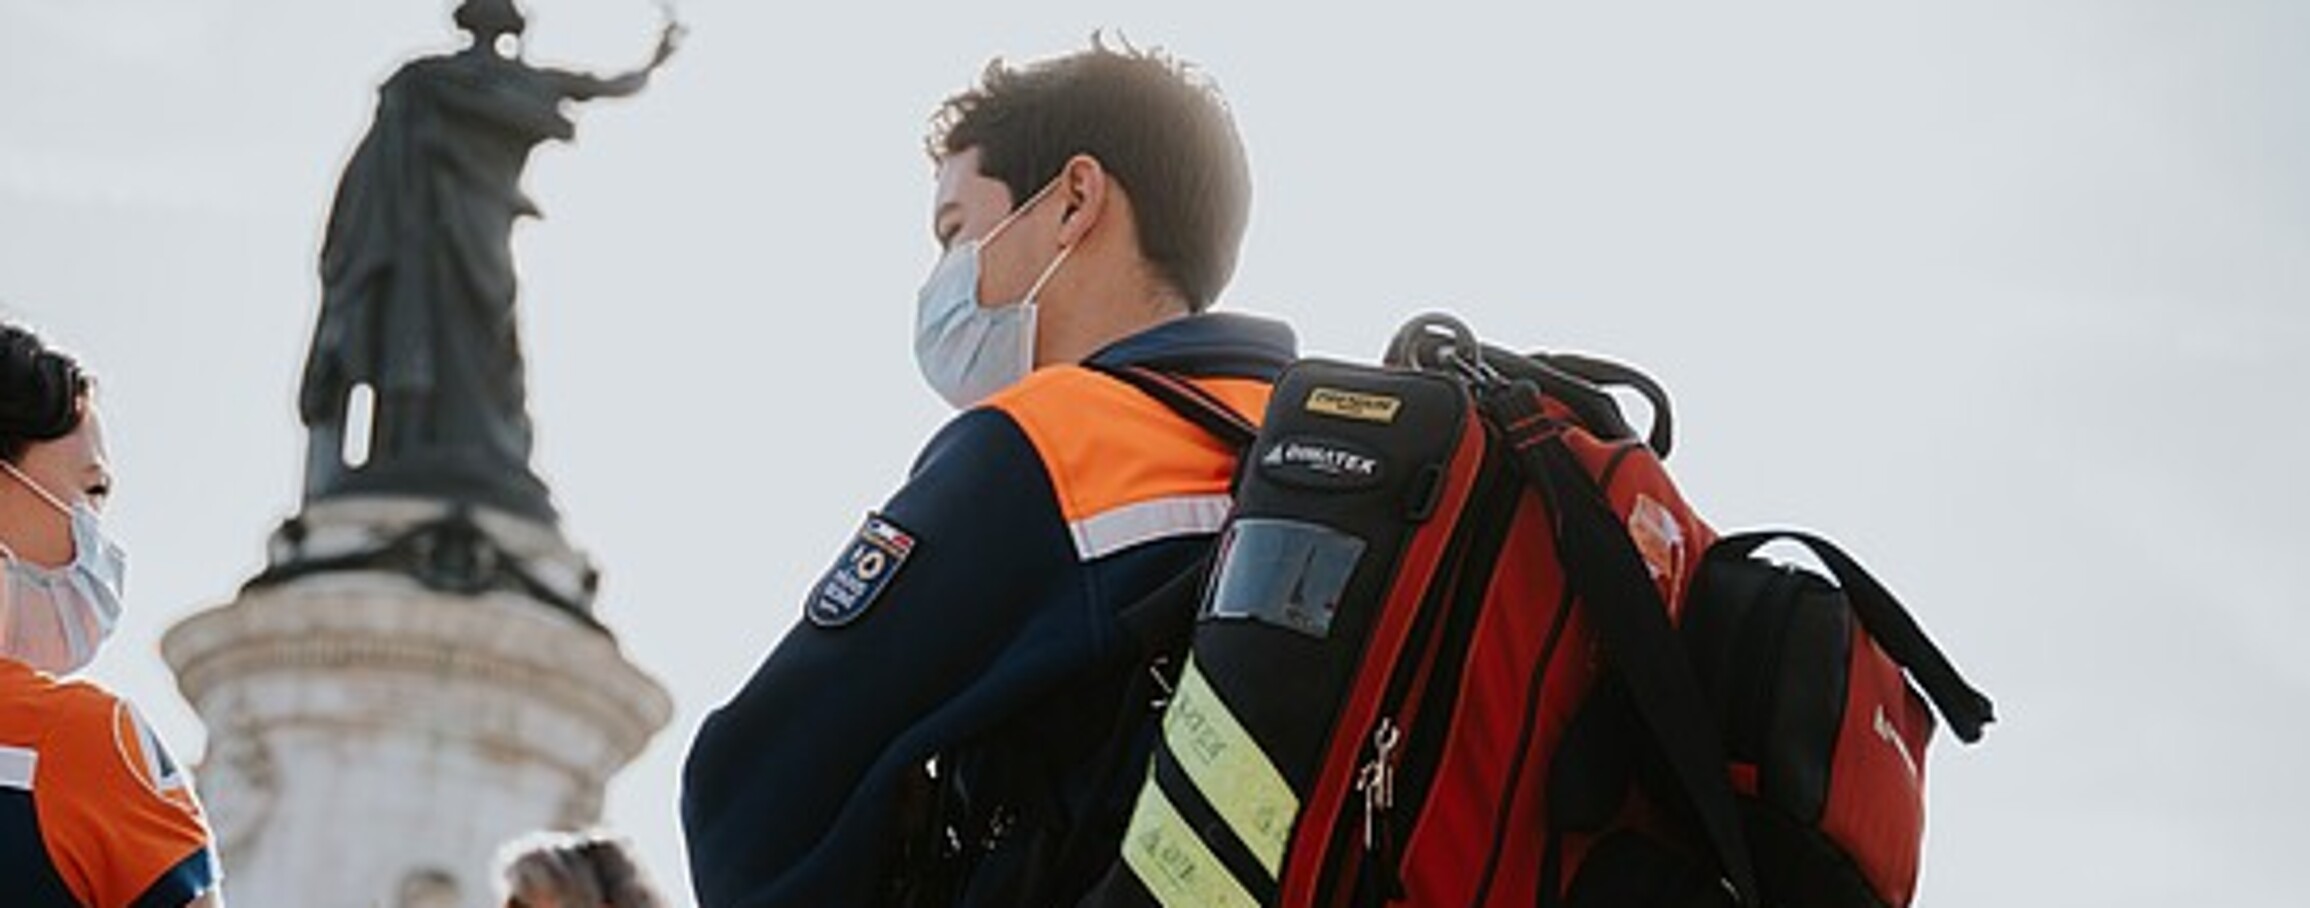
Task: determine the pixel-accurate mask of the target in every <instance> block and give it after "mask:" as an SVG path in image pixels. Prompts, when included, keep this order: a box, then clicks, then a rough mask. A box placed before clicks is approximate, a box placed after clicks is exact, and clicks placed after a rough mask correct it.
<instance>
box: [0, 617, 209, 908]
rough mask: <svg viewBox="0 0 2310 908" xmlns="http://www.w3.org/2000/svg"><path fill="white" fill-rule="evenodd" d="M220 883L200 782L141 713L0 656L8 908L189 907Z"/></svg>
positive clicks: (2, 892) (2, 874) (2, 873)
mask: <svg viewBox="0 0 2310 908" xmlns="http://www.w3.org/2000/svg"><path fill="white" fill-rule="evenodd" d="M218 877H219V873H218V870H217V861H216V857H215V853H214V852H213V851H212V850H211V848H210V844H209V830H208V823H207V821H206V820H205V819H204V818H203V816H202V814H201V806H200V801H199V800H198V799H196V798H195V797H194V796H193V789H192V781H191V779H190V777H189V775H188V774H187V773H186V772H185V770H184V768H183V765H182V764H179V763H177V762H176V761H175V760H174V759H173V758H171V757H170V756H169V754H168V752H167V750H165V749H164V748H162V747H161V744H160V739H159V738H158V737H156V736H154V735H153V733H152V729H151V727H150V726H148V725H146V724H145V722H144V720H143V719H141V718H139V717H138V716H137V714H136V710H135V709H134V708H133V707H131V706H129V705H128V703H127V701H124V700H122V699H120V698H119V697H116V696H114V695H112V694H111V693H110V692H108V691H106V690H104V689H103V688H100V687H97V686H96V685H94V684H90V683H88V682H85V681H60V680H58V679H56V678H55V677H54V676H51V675H48V674H46V673H44V672H40V671H38V670H35V669H33V668H31V667H30V666H27V665H25V664H23V663H21V662H17V661H16V660H13V659H7V658H0V904H4V905H7V906H8V908H123V906H129V908H162V906H165V908H182V906H184V905H185V904H186V903H188V902H191V901H192V900H193V899H195V898H198V897H200V896H201V895H204V894H206V893H207V892H208V891H209V890H210V889H212V888H214V887H215V886H216V885H217V881H218Z"/></svg>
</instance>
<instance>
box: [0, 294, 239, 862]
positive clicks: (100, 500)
mask: <svg viewBox="0 0 2310 908" xmlns="http://www.w3.org/2000/svg"><path fill="white" fill-rule="evenodd" d="M111 495H112V472H111V466H110V462H109V461H108V460H107V458H106V455H105V448H104V431H103V420H102V418H101V417H100V416H99V415H98V412H97V407H96V402H95V397H94V388H93V382H92V381H91V380H90V379H89V377H88V375H87V374H86V373H84V372H82V371H81V369H80V365H79V364H78V363H76V362H74V361H73V359H72V358H71V357H69V356H66V355H65V354H63V353H60V352H58V351H55V350H52V349H49V348H48V347H47V346H46V345H44V344H43V343H41V341H40V338H39V337H37V336H35V335H33V334H32V332H30V331H26V330H24V329H23V328H20V327H17V326H15V325H10V324H6V323H0V575H4V577H0V894H5V896H6V899H5V901H6V903H7V904H8V905H9V906H10V908H83V906H90V908H110V906H122V905H131V904H133V905H139V906H144V905H154V906H162V905H166V906H176V905H197V906H211V908H213V906H217V905H221V904H222V903H223V898H222V896H221V895H219V894H218V889H217V884H218V878H219V876H220V874H219V872H218V868H217V860H216V855H215V853H214V851H213V850H212V848H211V845H210V835H209V830H208V823H207V820H206V819H205V818H204V816H203V815H202V811H201V806H200V801H199V799H198V798H197V797H195V796H194V793H193V787H192V780H191V779H190V777H189V776H188V775H187V774H186V773H185V771H184V769H183V767H182V765H181V764H179V763H177V762H176V761H175V760H174V759H173V758H171V757H170V756H169V754H168V751H167V749H166V748H164V747H162V746H161V743H160V738H159V737H158V736H156V735H155V734H153V731H152V728H151V727H150V726H148V725H146V724H145V722H144V720H143V718H142V717H140V716H138V715H137V713H136V710H135V709H134V708H133V707H131V706H130V705H129V704H128V702H127V701H125V700H122V699H120V698H119V697H118V696H116V695H114V694H112V693H111V692H109V691H106V690H104V689H103V688H101V687H98V686H97V685H95V684H92V683H89V682H87V681H82V680H77V679H69V678H68V677H67V676H70V675H72V674H74V673H77V672H79V671H80V670H81V669H82V668H85V667H87V665H88V663H89V661H90V660H92V659H94V658H96V650H97V648H98V647H100V646H102V645H103V643H104V641H105V638H107V637H109V636H111V634H112V630H113V627H114V625H115V624H117V623H118V622H119V620H120V598H121V581H122V573H123V571H124V569H125V567H126V559H125V557H124V556H123V555H122V554H121V550H120V548H119V547H118V546H116V545H114V544H113V543H112V542H111V541H110V540H108V539H106V538H105V536H104V531H103V528H102V526H101V525H100V522H99V520H100V515H101V514H102V512H103V510H104V505H105V502H106V501H107V500H109V499H110V498H111Z"/></svg>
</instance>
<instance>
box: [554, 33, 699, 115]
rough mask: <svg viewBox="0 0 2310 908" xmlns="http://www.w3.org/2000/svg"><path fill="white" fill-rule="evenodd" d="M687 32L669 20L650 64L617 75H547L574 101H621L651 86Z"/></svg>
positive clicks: (572, 73) (568, 73)
mask: <svg viewBox="0 0 2310 908" xmlns="http://www.w3.org/2000/svg"><path fill="white" fill-rule="evenodd" d="M688 33H689V30H688V29H686V28H684V27H683V26H682V23H681V22H679V21H677V20H674V19H671V18H669V19H667V20H666V27H665V28H664V29H661V30H660V31H659V32H658V46H657V49H656V50H653V51H651V52H650V62H648V63H644V64H642V65H641V66H639V67H636V68H634V69H632V70H629V71H627V72H623V73H619V74H618V75H615V76H608V77H603V76H596V75H593V74H591V73H581V72H570V71H567V70H559V69H549V70H546V71H545V72H546V73H547V74H548V75H550V76H552V77H553V78H555V79H558V80H561V85H562V89H561V90H562V94H563V95H564V96H566V97H568V98H570V99H571V100H575V101H590V100H593V99H594V98H622V97H625V96H627V95H631V94H633V93H635V92H638V91H641V90H642V89H643V88H644V87H646V86H648V85H649V84H650V74H651V73H654V72H657V71H658V67H661V66H664V65H666V61H667V60H670V59H672V58H673V56H674V51H676V50H678V49H680V48H681V46H682V36H683V35H686V34H688Z"/></svg>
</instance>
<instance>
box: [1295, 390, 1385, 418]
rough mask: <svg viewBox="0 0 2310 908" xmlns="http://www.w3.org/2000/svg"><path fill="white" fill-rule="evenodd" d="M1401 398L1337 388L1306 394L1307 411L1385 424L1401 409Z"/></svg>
mask: <svg viewBox="0 0 2310 908" xmlns="http://www.w3.org/2000/svg"><path fill="white" fill-rule="evenodd" d="M1403 406H1404V402H1403V399H1402V398H1396V397H1389V396H1387V395H1385V394H1365V393H1363V392H1360V391H1342V390H1340V389H1338V388H1317V389H1315V391H1313V392H1312V393H1310V394H1308V396H1307V412H1309V413H1321V414H1323V415H1325V416H1337V417H1340V418H1342V419H1360V420H1363V421H1364V422H1376V423H1380V424H1381V425H1386V424H1388V423H1392V422H1395V421H1396V411H1397V410H1400V409H1403Z"/></svg>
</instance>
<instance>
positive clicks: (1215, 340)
mask: <svg viewBox="0 0 2310 908" xmlns="http://www.w3.org/2000/svg"><path fill="white" fill-rule="evenodd" d="M1298 351H1299V341H1298V338H1296V337H1294V336H1293V335H1292V331H1291V326H1289V325H1286V324H1284V323H1282V322H1279V321H1275V320H1273V319H1266V318H1260V317H1258V316H1252V315H1244V314H1241V313H1235V312H1206V313H1201V314H1198V315H1189V316H1186V317H1183V318H1175V319H1172V320H1170V321H1167V322H1164V323H1162V324H1159V325H1156V326H1154V327H1152V328H1148V329H1146V330H1144V331H1141V332H1139V333H1137V334H1133V335H1131V336H1129V337H1126V338H1123V339H1122V340H1118V341H1116V342H1114V343H1112V344H1108V345H1107V346H1106V347H1103V348H1101V349H1100V350H1099V352H1097V353H1093V354H1091V356H1090V358H1089V359H1087V360H1085V361H1084V364H1085V365H1090V366H1105V367H1109V368H1113V367H1118V366H1146V367H1149V368H1154V369H1161V370H1163V371H1165V372H1173V373H1177V374H1180V375H1189V376H1197V377H1215V376H1229V377H1241V378H1257V379H1261V380H1263V381H1274V380H1275V379H1276V377H1277V376H1279V375H1281V374H1282V373H1283V367H1285V366H1287V365H1290V364H1291V361H1292V360H1294V359H1297V358H1298V356H1299V352H1298Z"/></svg>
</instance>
